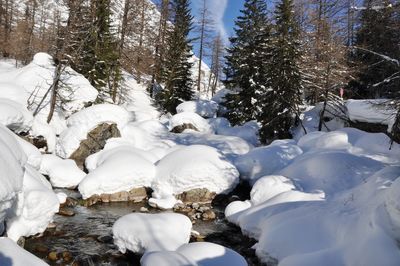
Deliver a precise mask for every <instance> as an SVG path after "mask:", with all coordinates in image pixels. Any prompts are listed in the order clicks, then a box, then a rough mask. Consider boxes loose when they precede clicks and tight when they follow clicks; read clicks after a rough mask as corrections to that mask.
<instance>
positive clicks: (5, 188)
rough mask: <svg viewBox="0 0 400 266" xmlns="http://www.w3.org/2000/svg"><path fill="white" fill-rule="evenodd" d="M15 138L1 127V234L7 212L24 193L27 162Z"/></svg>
mask: <svg viewBox="0 0 400 266" xmlns="http://www.w3.org/2000/svg"><path fill="white" fill-rule="evenodd" d="M15 138H16V137H15V136H14V135H13V133H12V132H11V131H10V130H9V129H7V128H6V127H4V126H3V125H0V169H1V171H0V184H1V186H0V233H2V232H3V230H4V228H3V221H4V219H5V218H6V214H7V212H8V211H9V209H10V208H11V207H12V206H13V204H14V202H15V200H16V198H17V195H18V193H20V192H21V191H22V183H23V175H24V172H23V166H24V165H25V163H26V160H27V159H26V156H25V154H24V153H23V151H22V149H21V148H20V147H19V144H18V142H17V141H16V139H15Z"/></svg>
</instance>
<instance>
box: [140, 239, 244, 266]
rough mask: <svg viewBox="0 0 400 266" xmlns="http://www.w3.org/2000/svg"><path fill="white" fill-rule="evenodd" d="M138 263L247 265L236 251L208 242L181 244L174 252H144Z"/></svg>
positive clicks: (203, 265) (202, 265) (180, 265)
mask: <svg viewBox="0 0 400 266" xmlns="http://www.w3.org/2000/svg"><path fill="white" fill-rule="evenodd" d="M140 263H141V265H143V266H151V265H158V266H188V265H190V266H196V265H201V266H220V265H229V266H247V262H246V260H245V259H244V258H243V257H242V256H241V255H240V254H238V253H237V252H235V251H233V250H231V249H229V248H226V247H223V246H221V245H218V244H214V243H208V242H197V243H190V244H187V245H182V246H181V247H179V248H178V249H177V250H176V252H171V251H169V252H168V251H158V252H150V253H146V254H145V255H144V256H143V257H142V259H141V261H140Z"/></svg>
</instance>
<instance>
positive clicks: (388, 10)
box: [351, 0, 400, 98]
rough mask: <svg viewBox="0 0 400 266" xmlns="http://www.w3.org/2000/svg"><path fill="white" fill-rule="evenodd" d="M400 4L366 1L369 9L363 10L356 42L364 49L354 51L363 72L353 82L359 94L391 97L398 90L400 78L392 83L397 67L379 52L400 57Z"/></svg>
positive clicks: (356, 44)
mask: <svg viewBox="0 0 400 266" xmlns="http://www.w3.org/2000/svg"><path fill="white" fill-rule="evenodd" d="M399 5H400V4H399V3H397V4H394V5H391V1H388V0H384V1H378V0H365V1H364V6H365V8H366V9H365V10H363V11H362V14H361V23H360V28H359V30H358V32H357V34H356V41H355V46H356V47H358V48H362V49H356V52H355V54H354V60H355V62H356V64H358V66H359V67H360V72H359V75H358V78H357V82H355V83H352V84H351V85H352V88H353V89H354V90H355V92H356V93H357V94H358V95H359V97H363V98H364V97H365V98H379V97H390V98H391V97H395V96H394V94H396V93H398V91H399V89H398V88H399V87H400V79H396V80H390V82H389V79H390V77H391V76H392V75H393V74H395V73H396V72H397V71H398V69H397V68H396V66H395V65H393V64H391V63H390V62H388V61H386V60H382V59H381V57H380V56H379V55H377V54H382V55H385V56H388V57H390V58H394V59H400V46H399V43H400V31H399V28H398V27H399V17H400V13H399V12H400V11H399ZM396 7H397V8H396ZM374 53H377V54H374ZM385 80H386V81H387V82H384V81H385Z"/></svg>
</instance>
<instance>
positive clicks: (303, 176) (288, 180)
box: [225, 128, 400, 266]
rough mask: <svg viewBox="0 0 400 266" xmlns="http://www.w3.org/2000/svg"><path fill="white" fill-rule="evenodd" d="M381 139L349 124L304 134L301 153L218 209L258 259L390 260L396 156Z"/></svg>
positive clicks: (368, 263) (394, 254)
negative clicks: (242, 197) (252, 241)
mask: <svg viewBox="0 0 400 266" xmlns="http://www.w3.org/2000/svg"><path fill="white" fill-rule="evenodd" d="M387 142H388V139H387V137H385V136H384V135H381V134H371V133H366V132H363V131H360V130H356V129H350V128H344V129H342V130H339V131H334V132H331V133H320V132H319V133H312V134H310V135H306V136H304V137H302V138H301V139H300V140H299V142H298V145H299V146H300V147H301V148H303V150H304V153H303V154H300V155H298V156H297V157H296V158H294V159H293V160H292V161H290V162H289V164H288V165H287V166H286V167H285V168H283V169H282V170H280V171H277V172H276V174H275V175H273V176H271V175H269V176H264V177H262V178H260V179H259V180H258V181H257V182H256V183H255V184H254V186H253V188H252V191H251V199H250V200H247V201H244V202H242V201H236V202H233V203H231V204H229V205H228V206H227V208H226V210H225V215H226V217H227V219H228V220H229V221H231V222H233V223H235V224H237V225H238V226H240V227H241V229H242V232H243V233H245V234H247V235H249V236H251V237H254V238H256V239H257V240H258V243H257V244H256V245H255V247H256V254H257V256H258V257H259V258H260V259H261V260H262V261H263V262H265V263H269V262H271V261H273V260H274V259H277V260H278V261H279V265H285V266H299V265H300V266H302V265H304V266H306V265H307V266H319V265H328V266H335V265H345V266H351V265H365V266H373V265H397V264H399V262H400V253H399V252H398V246H397V244H396V239H399V237H400V234H399V233H398V232H400V231H399V230H400V212H399V204H398V201H399V196H398V195H399V188H400V185H399V184H400V183H399V180H400V166H399V165H400V162H399V160H398V157H399V153H398V146H397V144H396V145H395V146H394V147H393V148H394V150H392V151H389V150H388V143H387ZM280 144H282V143H280Z"/></svg>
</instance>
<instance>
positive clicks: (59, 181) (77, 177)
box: [40, 154, 86, 188]
mask: <svg viewBox="0 0 400 266" xmlns="http://www.w3.org/2000/svg"><path fill="white" fill-rule="evenodd" d="M40 172H41V173H42V174H44V175H47V176H49V178H50V183H51V184H52V185H53V187H57V188H75V187H76V186H78V184H79V183H80V182H81V181H82V180H83V178H84V177H85V176H86V173H85V172H83V171H82V170H81V169H79V167H78V166H77V165H76V163H75V161H73V160H70V159H61V158H60V157H58V156H56V155H53V154H45V155H43V157H42V163H41V165H40Z"/></svg>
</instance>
